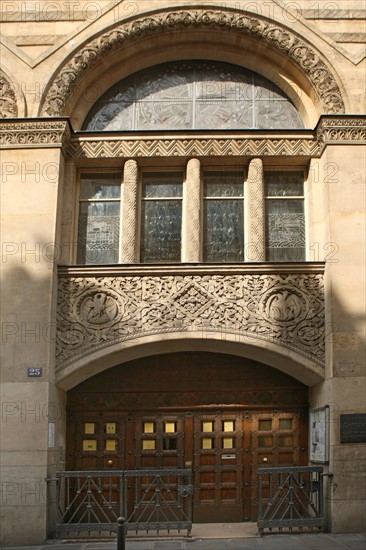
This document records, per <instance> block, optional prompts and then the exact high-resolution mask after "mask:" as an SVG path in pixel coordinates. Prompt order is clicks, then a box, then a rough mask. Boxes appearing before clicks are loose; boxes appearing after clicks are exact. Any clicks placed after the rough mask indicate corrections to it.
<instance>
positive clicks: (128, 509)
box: [50, 469, 193, 536]
mask: <svg viewBox="0 0 366 550" xmlns="http://www.w3.org/2000/svg"><path fill="white" fill-rule="evenodd" d="M50 481H55V482H56V486H57V501H56V502H57V516H58V517H57V525H56V534H57V536H59V535H61V534H62V533H70V532H73V533H75V532H79V533H80V532H106V531H107V532H110V533H112V532H116V531H117V519H118V518H119V517H124V518H126V530H127V531H129V530H130V531H136V532H138V531H145V532H149V531H158V532H159V531H160V530H168V531H170V530H178V531H180V530H187V533H188V534H190V532H191V529H192V497H193V486H192V472H191V470H183V469H164V470H113V471H105V470H103V471H69V472H57V473H56V478H55V479H53V480H50Z"/></svg>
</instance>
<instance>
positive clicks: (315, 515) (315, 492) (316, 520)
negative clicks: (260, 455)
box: [258, 466, 325, 534]
mask: <svg viewBox="0 0 366 550" xmlns="http://www.w3.org/2000/svg"><path fill="white" fill-rule="evenodd" d="M323 495H324V493H323V468H322V467H321V466H314V467H312V466H302V467H300V466H299V467H288V468H287V467H278V468H258V505H259V506H258V530H259V533H260V534H263V530H264V529H265V528H269V529H273V528H279V529H283V528H286V527H289V528H290V529H292V528H293V527H300V528H301V527H304V526H309V527H317V528H319V529H321V530H324V528H325V518H324V503H323Z"/></svg>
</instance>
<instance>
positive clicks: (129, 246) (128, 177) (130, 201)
mask: <svg viewBox="0 0 366 550" xmlns="http://www.w3.org/2000/svg"><path fill="white" fill-rule="evenodd" d="M137 190H138V164H137V162H136V161H135V160H132V159H130V160H127V161H126V162H125V165H124V168H123V201H122V204H123V207H122V208H123V211H122V244H121V262H122V263H128V264H131V263H135V262H137V261H138V258H137V219H138V216H137V206H138V205H137V195H138V193H137Z"/></svg>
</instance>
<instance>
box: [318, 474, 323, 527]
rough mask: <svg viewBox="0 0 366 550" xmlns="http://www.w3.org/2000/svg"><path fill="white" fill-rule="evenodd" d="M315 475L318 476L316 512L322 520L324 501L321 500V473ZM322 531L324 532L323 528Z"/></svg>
mask: <svg viewBox="0 0 366 550" xmlns="http://www.w3.org/2000/svg"><path fill="white" fill-rule="evenodd" d="M317 475H318V483H319V493H318V510H319V516H320V517H321V518H322V517H323V505H324V501H323V498H324V486H323V483H324V477H323V476H322V474H321V472H318V473H317ZM322 531H324V527H323V529H322Z"/></svg>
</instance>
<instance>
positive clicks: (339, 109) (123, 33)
mask: <svg viewBox="0 0 366 550" xmlns="http://www.w3.org/2000/svg"><path fill="white" fill-rule="evenodd" d="M206 28H209V29H219V30H220V32H221V33H222V32H224V31H227V32H231V33H238V34H239V35H241V34H243V35H246V36H250V37H251V38H252V39H257V40H261V41H263V42H265V44H266V45H267V46H270V47H271V48H274V49H275V50H277V51H279V52H280V53H281V54H283V55H285V56H286V57H288V58H289V59H290V60H291V61H292V62H293V63H294V64H295V65H297V67H299V69H300V70H301V71H302V72H303V73H304V74H305V75H306V77H307V79H308V80H309V81H310V83H311V85H312V88H313V89H314V91H315V92H316V94H317V95H318V98H319V100H320V102H321V105H322V111H323V112H324V113H329V114H338V113H343V112H344V110H345V108H344V102H343V99H342V95H341V92H340V89H339V87H338V84H337V82H336V78H335V76H334V75H333V73H332V70H331V69H330V67H329V66H328V65H327V62H326V60H325V59H322V56H321V53H319V52H317V51H316V50H315V49H314V47H313V46H312V45H311V44H309V43H307V42H305V40H304V39H302V38H300V37H299V36H297V35H296V34H295V33H293V32H291V30H290V29H288V28H287V27H285V26H282V25H281V24H279V23H278V22H276V23H271V22H270V21H268V20H267V19H265V18H263V17H259V16H256V17H253V16H250V15H248V14H245V13H243V12H242V11H238V10H232V9H229V8H223V9H221V10H220V11H219V10H217V11H215V10H205V9H200V10H199V9H196V10H182V11H173V10H172V11H164V12H160V13H154V14H150V15H147V16H146V17H143V18H140V19H134V20H131V21H130V22H128V23H124V24H122V25H118V26H116V27H115V28H113V29H112V30H109V31H107V32H104V33H103V34H101V35H100V36H98V37H97V38H95V39H94V40H92V41H91V42H89V43H88V44H87V45H86V46H84V47H83V48H82V49H81V50H79V51H78V52H77V53H76V54H75V55H74V56H73V57H72V58H71V60H69V61H68V62H67V63H66V64H65V65H64V66H63V67H62V68H61V70H60V71H59V73H58V74H57V75H56V76H55V78H54V80H53V82H52V83H51V85H50V87H49V88H48V91H47V92H46V94H45V97H44V100H43V104H42V108H41V112H42V113H43V114H44V115H50V116H58V115H62V114H65V112H66V111H65V110H66V109H67V102H68V99H69V97H70V94H71V92H72V90H73V89H74V87H75V86H76V85H78V82H79V79H80V77H81V75H83V74H84V72H85V71H86V70H88V69H89V68H90V67H91V66H93V65H95V64H96V63H97V62H99V61H102V60H103V57H104V56H105V54H106V53H109V52H110V51H112V50H114V49H117V48H119V47H121V46H123V45H124V44H125V43H127V42H130V41H132V40H139V39H141V38H142V37H145V36H147V35H157V34H159V33H166V32H174V31H181V30H188V29H192V30H201V29H202V30H203V29H206Z"/></svg>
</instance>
